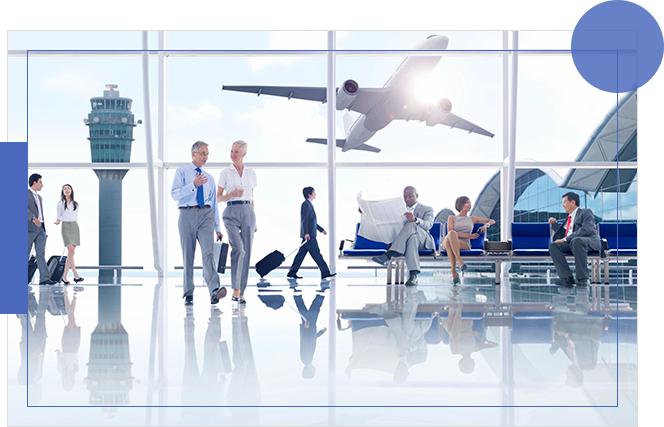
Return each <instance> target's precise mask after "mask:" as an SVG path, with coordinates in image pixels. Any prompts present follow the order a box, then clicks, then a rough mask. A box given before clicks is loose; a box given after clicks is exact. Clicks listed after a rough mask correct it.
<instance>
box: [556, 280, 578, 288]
mask: <svg viewBox="0 0 664 427" xmlns="http://www.w3.org/2000/svg"><path fill="white" fill-rule="evenodd" d="M553 284H554V285H556V286H563V287H565V288H571V287H573V286H574V279H556V280H554V282H553Z"/></svg>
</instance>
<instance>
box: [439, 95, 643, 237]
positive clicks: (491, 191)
mask: <svg viewBox="0 0 664 427" xmlns="http://www.w3.org/2000/svg"><path fill="white" fill-rule="evenodd" d="M636 112H637V93H636V91H633V92H630V93H628V94H627V95H625V96H624V97H623V98H621V100H620V102H619V103H618V105H617V106H615V105H614V106H613V107H612V108H611V110H610V111H609V112H608V113H607V115H606V117H605V119H604V121H602V122H601V123H599V124H598V126H597V128H596V129H595V131H594V132H593V133H592V135H591V136H590V138H588V140H587V141H586V142H585V144H584V145H583V147H582V148H581V150H580V151H579V154H578V155H577V156H576V159H575V161H577V162H581V161H584V162H593V161H596V162H606V161H612V162H618V171H619V172H618V173H616V171H615V170H607V169H570V170H569V172H568V173H567V174H566V175H565V176H564V177H561V176H560V175H559V174H558V173H557V172H556V171H554V170H553V169H549V168H542V169H517V171H516V180H515V186H514V188H515V194H514V201H515V203H514V222H547V221H548V219H549V218H551V217H554V218H557V219H564V218H566V216H567V214H565V212H564V211H563V209H562V204H561V200H562V196H563V194H565V193H567V192H568V191H574V192H576V193H577V194H578V195H579V197H580V199H581V206H580V207H582V208H590V209H592V210H593V213H594V214H595V222H596V223H599V222H636V220H637V171H636V169H624V170H620V162H626V161H634V162H635V161H636V160H637V115H636ZM618 129H620V132H617V130H618ZM616 135H618V137H616ZM616 153H618V154H617V155H616ZM616 193H617V197H616ZM471 215H475V216H479V217H483V218H492V219H494V220H495V221H496V223H497V224H496V226H495V227H490V228H489V231H488V238H489V240H496V241H498V240H500V222H501V218H500V216H501V215H500V172H497V173H496V174H495V175H494V176H493V177H492V178H491V179H490V180H489V182H487V184H486V185H485V186H484V188H483V189H482V190H481V191H480V193H479V195H478V196H477V198H476V202H475V205H474V206H473V210H472V211H471ZM443 217H444V218H443ZM438 218H439V219H442V220H443V222H445V221H446V220H447V216H446V215H441V214H440V213H439V215H438Z"/></svg>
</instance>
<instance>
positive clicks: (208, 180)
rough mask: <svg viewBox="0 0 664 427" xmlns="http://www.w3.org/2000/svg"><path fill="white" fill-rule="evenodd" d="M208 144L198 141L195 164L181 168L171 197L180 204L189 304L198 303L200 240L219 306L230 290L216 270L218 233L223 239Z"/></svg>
mask: <svg viewBox="0 0 664 427" xmlns="http://www.w3.org/2000/svg"><path fill="white" fill-rule="evenodd" d="M209 155H210V151H209V149H208V144H206V143H205V142H203V141H196V142H195V143H194V145H193V146H192V147H191V159H192V162H191V164H189V165H187V166H183V167H181V168H178V169H177V171H176V172H175V179H174V180H173V188H171V197H173V199H174V200H175V201H176V202H178V209H179V210H180V219H179V221H178V230H179V231H180V245H181V246H182V258H183V265H184V274H183V288H184V295H183V298H184V299H185V305H191V304H193V303H194V255H195V254H196V240H198V243H199V244H200V246H201V251H202V252H203V277H204V278H205V282H206V283H207V285H208V289H209V290H210V303H211V304H216V303H218V302H219V300H220V299H222V298H223V297H225V296H226V288H225V287H221V286H220V284H219V275H218V274H217V271H216V269H215V267H214V250H213V249H214V237H213V236H214V232H215V231H216V233H217V240H221V238H222V237H223V235H222V234H221V228H220V225H219V211H218V210H217V187H216V186H215V185H214V178H213V177H212V175H210V174H209V173H207V172H205V171H203V170H202V169H201V168H202V167H203V166H204V165H205V163H207V159H208V156H209Z"/></svg>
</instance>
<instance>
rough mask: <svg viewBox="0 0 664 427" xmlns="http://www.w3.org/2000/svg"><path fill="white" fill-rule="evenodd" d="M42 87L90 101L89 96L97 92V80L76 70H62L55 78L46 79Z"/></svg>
mask: <svg viewBox="0 0 664 427" xmlns="http://www.w3.org/2000/svg"><path fill="white" fill-rule="evenodd" d="M44 85H45V86H46V87H48V88H51V89H54V90H57V91H61V92H66V93H68V94H70V95H76V96H82V97H85V98H86V99H90V94H95V93H98V92H99V79H98V78H96V77H93V76H92V75H91V74H88V73H86V72H84V71H81V70H78V69H75V70H62V71H60V73H59V74H58V75H57V76H54V77H47V78H46V79H44Z"/></svg>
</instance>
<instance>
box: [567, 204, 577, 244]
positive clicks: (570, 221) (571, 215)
mask: <svg viewBox="0 0 664 427" xmlns="http://www.w3.org/2000/svg"><path fill="white" fill-rule="evenodd" d="M578 211H579V208H576V209H574V212H572V213H571V214H569V217H570V218H572V219H571V220H566V221H565V225H564V226H563V227H566V226H567V221H569V228H568V229H567V233H566V234H565V237H567V236H569V235H570V234H572V233H573V232H574V220H575V219H576V213H577V212H578ZM565 240H567V239H565Z"/></svg>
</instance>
